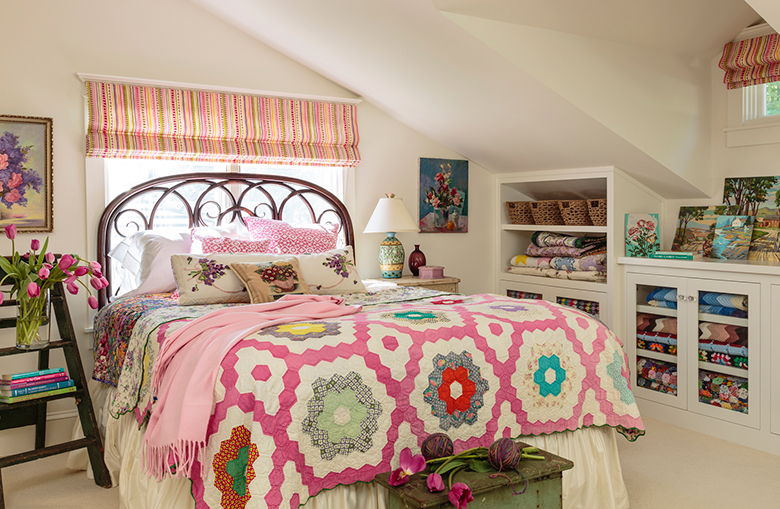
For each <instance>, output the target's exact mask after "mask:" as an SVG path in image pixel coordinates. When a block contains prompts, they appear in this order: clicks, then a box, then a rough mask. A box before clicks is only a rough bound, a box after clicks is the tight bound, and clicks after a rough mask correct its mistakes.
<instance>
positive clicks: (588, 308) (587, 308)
mask: <svg viewBox="0 0 780 509" xmlns="http://www.w3.org/2000/svg"><path fill="white" fill-rule="evenodd" d="M556 302H557V303H558V304H562V305H564V306H569V307H570V308H574V309H579V310H580V311H582V312H584V313H588V314H589V315H591V316H595V317H596V318H598V317H599V303H598V302H593V301H590V300H583V299H568V298H565V297H558V298H557V299H556Z"/></svg>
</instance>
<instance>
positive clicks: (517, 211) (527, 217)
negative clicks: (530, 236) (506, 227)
mask: <svg viewBox="0 0 780 509" xmlns="http://www.w3.org/2000/svg"><path fill="white" fill-rule="evenodd" d="M506 210H507V212H509V221H510V222H511V223H512V224H534V216H533V214H531V202H530V201H508V202H506Z"/></svg>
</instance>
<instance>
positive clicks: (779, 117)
mask: <svg viewBox="0 0 780 509" xmlns="http://www.w3.org/2000/svg"><path fill="white" fill-rule="evenodd" d="M742 103H743V104H742V112H743V121H744V123H745V124H746V125H748V124H752V123H756V122H766V121H774V122H777V121H780V82H773V83H766V84H763V85H753V86H752V87H744V88H743V92H742Z"/></svg>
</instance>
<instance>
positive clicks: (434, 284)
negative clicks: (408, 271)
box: [369, 276, 460, 293]
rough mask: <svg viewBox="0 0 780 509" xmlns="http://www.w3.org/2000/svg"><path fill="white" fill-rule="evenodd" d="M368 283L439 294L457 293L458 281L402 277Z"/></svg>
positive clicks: (379, 279) (448, 278)
mask: <svg viewBox="0 0 780 509" xmlns="http://www.w3.org/2000/svg"><path fill="white" fill-rule="evenodd" d="M369 281H381V282H383V283H395V284H397V285H400V286H419V287H421V288H428V289H430V290H438V291H440V292H450V293H458V284H459V283H460V279H459V278H456V277H450V276H444V277H441V278H437V279H423V278H420V277H417V276H403V277H400V278H395V279H385V278H376V279H370V280H369Z"/></svg>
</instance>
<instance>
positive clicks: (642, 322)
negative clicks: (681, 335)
mask: <svg viewBox="0 0 780 509" xmlns="http://www.w3.org/2000/svg"><path fill="white" fill-rule="evenodd" d="M636 330H638V331H646V332H663V333H666V334H673V335H674V336H677V318H676V317H673V316H656V315H651V314H648V313H637V314H636Z"/></svg>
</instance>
